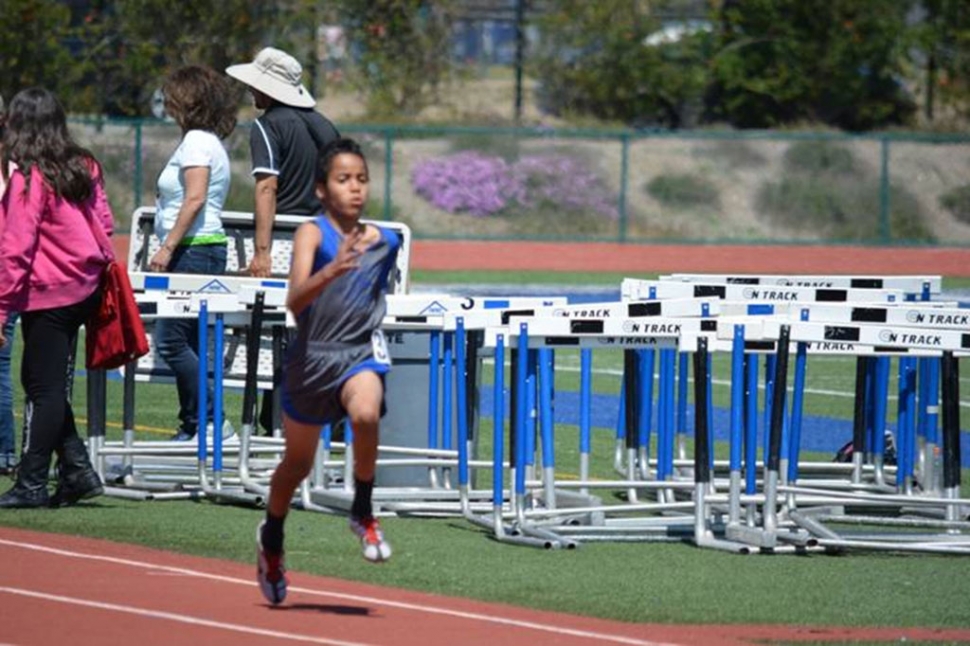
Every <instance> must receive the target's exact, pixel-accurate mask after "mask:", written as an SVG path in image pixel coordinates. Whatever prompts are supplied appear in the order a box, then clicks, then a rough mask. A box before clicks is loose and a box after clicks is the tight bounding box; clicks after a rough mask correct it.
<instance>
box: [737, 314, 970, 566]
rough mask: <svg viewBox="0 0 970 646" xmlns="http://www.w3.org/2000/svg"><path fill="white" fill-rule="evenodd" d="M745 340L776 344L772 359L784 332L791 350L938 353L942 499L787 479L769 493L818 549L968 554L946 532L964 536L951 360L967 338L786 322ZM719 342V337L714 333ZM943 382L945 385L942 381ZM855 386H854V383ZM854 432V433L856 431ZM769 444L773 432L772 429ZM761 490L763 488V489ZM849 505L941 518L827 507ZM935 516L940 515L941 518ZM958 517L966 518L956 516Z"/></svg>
mask: <svg viewBox="0 0 970 646" xmlns="http://www.w3.org/2000/svg"><path fill="white" fill-rule="evenodd" d="M745 329H746V334H748V335H751V336H753V337H755V338H760V339H763V340H774V341H778V343H779V352H780V353H781V354H784V353H785V349H786V348H787V347H788V343H787V341H788V339H786V338H784V337H785V336H786V335H787V334H788V333H789V331H790V335H791V340H794V341H796V342H800V343H804V342H812V341H814V342H817V341H819V340H820V339H825V338H833V337H838V338H851V339H853V340H854V341H855V342H856V343H859V344H862V345H869V346H872V347H875V348H876V349H877V351H881V352H888V353H893V352H898V351H904V350H921V351H932V352H937V353H942V362H943V372H944V375H943V381H944V382H945V384H946V385H944V388H943V391H944V401H943V410H944V412H945V413H946V411H950V412H949V413H946V414H945V417H946V420H945V421H944V433H943V442H944V454H945V455H946V456H947V461H946V462H945V464H944V474H943V480H944V491H943V495H942V497H938V496H932V495H929V496H916V495H913V493H912V491H910V490H907V489H906V488H905V487H901V488H900V493H899V494H887V493H884V492H880V491H864V490H861V491H860V490H858V489H856V490H853V491H836V490H833V489H831V488H828V487H822V486H819V485H817V484H813V485H809V486H802V485H800V484H799V483H797V482H796V481H795V480H794V479H793V480H792V481H791V482H790V483H789V484H782V485H779V486H778V487H777V489H778V491H779V492H782V493H786V494H789V496H788V503H787V507H788V509H787V512H786V513H787V516H788V517H789V518H790V519H791V520H793V521H794V522H795V523H796V524H798V525H799V526H801V527H803V528H804V529H806V530H808V531H809V532H811V533H812V534H813V535H815V536H816V541H817V543H818V544H819V545H821V546H823V547H829V548H832V547H837V548H861V549H890V550H897V549H898V550H909V551H931V552H938V551H939V552H947V553H968V548H970V539H968V537H967V536H960V535H956V534H955V533H954V532H957V531H959V530H966V529H970V523H967V522H965V521H962V520H961V519H960V518H959V514H960V513H961V511H960V510H962V509H966V506H967V503H968V502H970V501H967V500H961V499H959V484H960V467H959V452H960V450H959V418H958V414H957V412H956V408H955V407H956V406H957V405H958V401H959V395H958V390H957V389H958V382H957V380H956V379H955V377H954V375H955V374H956V361H957V359H956V356H955V353H957V352H965V351H966V349H967V348H968V346H970V335H968V334H967V333H966V332H962V331H956V330H937V331H934V332H933V333H929V334H927V333H926V332H925V330H921V329H920V328H901V327H898V326H882V325H876V324H871V323H866V324H858V325H854V326H846V325H838V326H834V325H827V324H824V323H814V322H813V323H809V322H790V323H780V322H778V321H772V320H765V319H762V320H759V321H752V322H749V323H748V324H747V325H746V326H745ZM718 334H719V335H723V334H725V333H724V332H723V331H721V330H720V329H719V332H718ZM947 380H949V381H947ZM857 383H858V382H857ZM857 428H858V425H857ZM772 436H773V439H774V436H775V429H774V426H773V429H772ZM766 486H768V485H766ZM802 497H811V498H812V501H811V504H812V505H813V506H815V508H814V509H809V510H803V509H799V508H798V504H799V502H800V499H801V498H802ZM848 504H852V505H856V506H860V507H866V508H870V509H871V508H880V509H884V510H885V509H887V508H894V509H896V510H897V513H899V514H900V515H902V513H903V512H904V511H907V510H909V511H912V510H917V509H918V510H922V512H923V513H926V511H927V510H936V511H937V512H938V513H941V515H943V516H944V517H945V518H944V519H943V520H939V521H934V520H926V519H921V518H901V517H900V518H896V519H884V518H880V517H875V516H871V515H865V516H860V515H851V514H847V513H836V512H835V511H833V506H834V507H844V506H845V505H848ZM941 510H942V511H941ZM962 513H966V512H962ZM771 520H772V519H771V518H770V516H766V520H765V522H764V529H763V531H765V532H769V531H771V530H772V529H773V528H772V527H771V526H770V525H771ZM823 520H824V521H836V522H843V523H844V522H854V523H859V524H863V523H864V524H869V525H890V526H897V527H906V528H910V529H913V528H918V527H930V528H941V529H946V530H947V531H946V533H944V534H940V535H931V536H929V537H927V536H925V535H913V534H910V535H908V536H907V535H899V534H889V533H886V532H882V533H880V534H877V535H866V536H865V537H864V538H862V539H857V538H853V537H851V536H844V535H840V534H837V533H835V532H834V531H832V530H831V529H829V528H827V527H826V526H825V525H824V524H823Z"/></svg>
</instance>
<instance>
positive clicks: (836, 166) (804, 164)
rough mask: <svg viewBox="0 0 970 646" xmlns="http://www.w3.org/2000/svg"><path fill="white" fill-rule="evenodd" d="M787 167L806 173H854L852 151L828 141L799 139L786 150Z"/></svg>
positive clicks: (787, 168) (790, 169)
mask: <svg viewBox="0 0 970 646" xmlns="http://www.w3.org/2000/svg"><path fill="white" fill-rule="evenodd" d="M785 169H786V170H789V171H796V172H805V173H832V174H834V175H839V174H852V173H854V172H855V159H854V158H853V156H852V151H851V150H849V149H848V148H845V147H844V146H839V145H837V144H831V143H829V142H827V141H799V142H795V143H793V144H792V145H790V146H789V147H788V149H787V150H786V151H785Z"/></svg>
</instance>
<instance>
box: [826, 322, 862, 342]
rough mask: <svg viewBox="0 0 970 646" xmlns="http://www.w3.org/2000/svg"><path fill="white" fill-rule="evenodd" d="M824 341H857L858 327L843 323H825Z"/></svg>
mask: <svg viewBox="0 0 970 646" xmlns="http://www.w3.org/2000/svg"><path fill="white" fill-rule="evenodd" d="M825 340H826V341H858V340H859V328H857V327H848V326H845V325H826V326H825Z"/></svg>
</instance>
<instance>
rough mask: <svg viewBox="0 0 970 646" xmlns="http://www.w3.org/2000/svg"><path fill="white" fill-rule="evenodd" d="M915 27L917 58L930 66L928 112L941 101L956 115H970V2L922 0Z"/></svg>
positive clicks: (932, 114) (926, 87) (929, 114)
mask: <svg viewBox="0 0 970 646" xmlns="http://www.w3.org/2000/svg"><path fill="white" fill-rule="evenodd" d="M919 8H920V10H921V13H922V16H921V17H922V20H921V21H920V22H918V23H917V24H916V25H915V27H914V28H913V32H912V33H913V36H914V41H915V44H916V58H917V59H918V62H919V63H921V64H922V66H923V67H924V68H925V70H926V76H925V80H924V96H925V101H926V104H925V109H926V116H927V118H929V119H931V120H932V119H934V118H935V116H936V104H937V101H938V102H939V104H940V107H942V108H944V109H945V110H946V112H948V113H949V114H951V115H952V116H956V117H962V118H967V117H970V81H968V75H970V6H968V5H967V3H966V2H963V1H961V0H922V2H920V3H919Z"/></svg>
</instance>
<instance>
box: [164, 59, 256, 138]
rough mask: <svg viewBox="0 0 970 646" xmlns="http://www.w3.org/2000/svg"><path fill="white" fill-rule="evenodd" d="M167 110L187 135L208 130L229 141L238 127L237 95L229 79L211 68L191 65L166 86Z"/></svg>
mask: <svg viewBox="0 0 970 646" xmlns="http://www.w3.org/2000/svg"><path fill="white" fill-rule="evenodd" d="M162 92H163V93H164V95H165V109H166V111H167V112H168V113H169V114H170V115H171V116H172V117H173V118H174V119H175V121H176V122H177V123H178V124H179V126H180V127H181V128H182V131H183V132H187V131H189V130H207V131H209V132H212V133H215V134H216V136H218V137H219V138H220V139H225V138H226V137H228V136H229V133H231V132H232V130H233V128H235V127H236V110H237V107H238V106H237V103H236V95H235V93H234V92H233V91H232V88H231V87H230V85H229V81H228V79H227V78H226V77H225V76H223V75H222V74H219V73H218V72H216V71H215V70H213V69H212V68H210V67H206V66H204V65H187V66H185V67H180V68H178V69H177V70H175V71H174V72H172V73H171V74H169V76H168V78H166V79H165V83H164V84H163V85H162Z"/></svg>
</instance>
